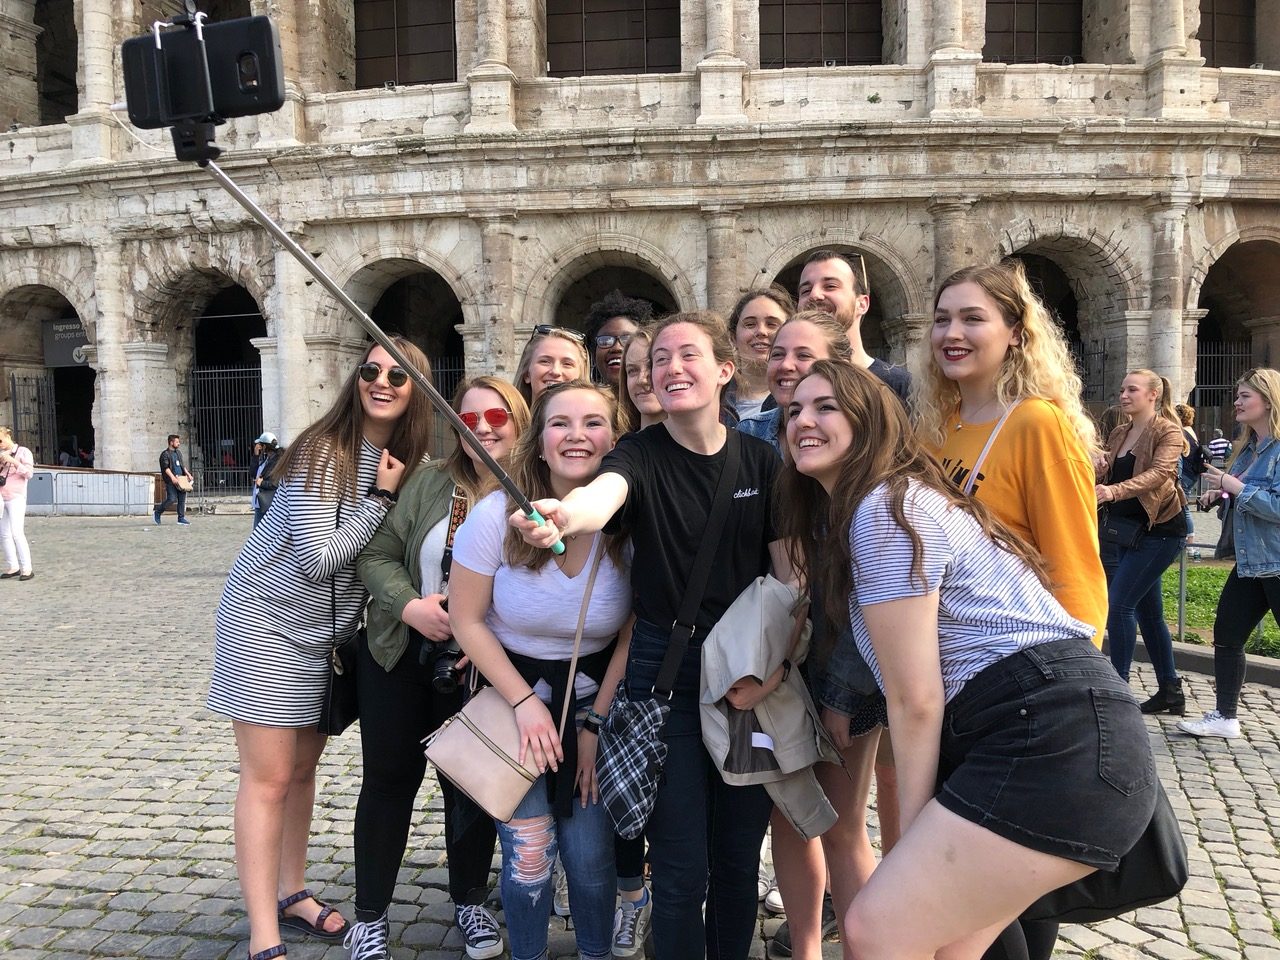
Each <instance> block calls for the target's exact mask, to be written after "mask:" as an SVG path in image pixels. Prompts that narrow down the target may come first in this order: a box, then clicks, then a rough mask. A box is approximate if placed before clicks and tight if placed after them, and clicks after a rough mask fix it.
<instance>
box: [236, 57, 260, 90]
mask: <svg viewBox="0 0 1280 960" xmlns="http://www.w3.org/2000/svg"><path fill="white" fill-rule="evenodd" d="M236 72H237V73H238V74H239V76H240V90H241V92H243V93H252V92H253V91H255V90H257V89H258V84H259V76H260V74H259V70H258V55H257V54H256V53H253V52H252V51H248V50H246V51H245V52H244V53H242V54H240V56H239V57H238V58H237V59H236Z"/></svg>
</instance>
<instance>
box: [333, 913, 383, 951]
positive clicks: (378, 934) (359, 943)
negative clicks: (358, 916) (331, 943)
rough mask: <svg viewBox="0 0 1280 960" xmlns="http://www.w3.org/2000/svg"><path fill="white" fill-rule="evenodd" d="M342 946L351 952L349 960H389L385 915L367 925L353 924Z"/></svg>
mask: <svg viewBox="0 0 1280 960" xmlns="http://www.w3.org/2000/svg"><path fill="white" fill-rule="evenodd" d="M342 945H343V946H344V947H346V948H347V949H348V950H350V951H351V960H391V952H390V951H389V950H388V949H387V915H386V914H385V913H384V914H383V915H382V916H380V917H379V918H378V919H377V920H370V921H369V922H368V923H359V922H357V923H353V924H351V930H350V931H349V932H348V933H347V936H346V939H344V940H343V941H342Z"/></svg>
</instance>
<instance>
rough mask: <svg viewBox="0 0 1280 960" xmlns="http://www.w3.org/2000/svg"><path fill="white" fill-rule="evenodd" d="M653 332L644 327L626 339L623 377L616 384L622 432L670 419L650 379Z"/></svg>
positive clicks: (623, 356)
mask: <svg viewBox="0 0 1280 960" xmlns="http://www.w3.org/2000/svg"><path fill="white" fill-rule="evenodd" d="M652 343H653V333H652V332H651V330H650V328H649V327H641V328H640V329H639V330H637V331H636V332H635V333H634V334H632V336H631V339H630V340H629V341H627V345H626V348H625V349H624V350H623V353H622V376H621V377H620V378H619V380H618V382H617V384H616V385H615V391H616V393H617V396H618V423H619V426H620V429H621V433H622V434H624V435H625V434H628V433H634V432H635V431H637V430H643V429H644V428H645V427H651V426H653V425H654V424H655V423H661V422H662V421H663V420H665V419H667V413H666V411H665V410H663V409H662V404H660V403H659V402H658V398H657V396H655V395H654V392H653V381H652V380H650V379H649V346H650V345H651V344H652Z"/></svg>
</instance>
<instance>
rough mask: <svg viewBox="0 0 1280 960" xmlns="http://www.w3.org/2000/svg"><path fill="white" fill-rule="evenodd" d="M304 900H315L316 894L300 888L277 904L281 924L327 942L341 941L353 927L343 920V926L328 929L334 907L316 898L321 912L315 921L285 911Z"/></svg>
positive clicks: (254, 959) (255, 959) (253, 959)
mask: <svg viewBox="0 0 1280 960" xmlns="http://www.w3.org/2000/svg"><path fill="white" fill-rule="evenodd" d="M303 900H315V896H314V895H313V894H312V893H311V891H310V890H299V891H298V892H297V893H295V894H292V895H291V896H288V897H285V898H284V899H283V900H281V901H280V902H279V903H277V904H276V907H277V909H278V910H279V915H278V917H277V919H278V921H279V923H280V926H281V927H287V928H288V929H290V930H298V931H300V932H302V933H306V934H309V935H311V936H313V937H315V938H316V939H317V940H324V941H325V942H326V943H341V942H342V938H343V937H345V936H346V935H347V931H348V930H349V929H350V928H351V924H350V923H348V922H347V921H346V920H343V921H342V926H340V927H339V928H338V929H337V930H326V929H325V928H324V922H325V921H326V920H327V919H329V916H330V915H331V914H332V913H333V912H334V911H333V907H329V906H325V905H324V904H323V903H320V901H319V900H316V903H320V913H319V914H317V916H316V922H315V923H308V922H307V920H306V918H305V917H295V916H292V915H290V914H287V913H285V910H287V909H288V908H289V907H292V906H293V905H294V904H295V903H301V902H302V901H303ZM272 949H274V948H272ZM276 956H279V954H276ZM251 960H257V958H251ZM263 960H267V958H263Z"/></svg>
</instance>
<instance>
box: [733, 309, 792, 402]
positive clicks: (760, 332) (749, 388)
mask: <svg viewBox="0 0 1280 960" xmlns="http://www.w3.org/2000/svg"><path fill="white" fill-rule="evenodd" d="M795 312H796V305H795V302H794V301H793V300H792V299H791V294H789V293H787V291H786V290H784V289H783V288H782V287H780V286H778V285H777V284H774V285H773V286H771V287H769V288H768V289H764V290H750V291H748V292H747V293H744V294H743V295H742V296H741V297H739V298H738V302H737V303H735V304H734V305H733V310H731V311H730V313H729V336H730V337H732V338H733V346H734V351H735V352H736V354H737V360H738V362H737V367H736V369H735V371H734V375H733V383H731V384H729V386H728V388H727V389H726V390H725V397H726V402H727V403H730V404H732V406H733V408H734V411H735V412H736V413H737V416H738V419H739V420H742V419H744V418H745V417H750V416H754V415H755V414H757V413H759V412H760V410H761V405H762V404H764V403H766V402H768V401H769V381H768V378H767V376H766V371H765V368H766V367H767V365H768V363H769V348H770V347H771V346H772V345H773V336H774V334H776V333H777V332H778V329H779V328H780V327H781V326H782V325H783V324H784V323H786V322H787V321H788V320H789V319H790V318H791V315H792V314H793V313H795Z"/></svg>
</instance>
